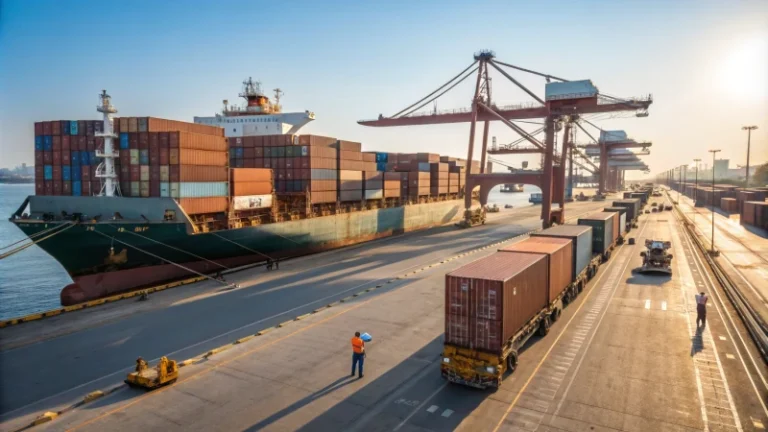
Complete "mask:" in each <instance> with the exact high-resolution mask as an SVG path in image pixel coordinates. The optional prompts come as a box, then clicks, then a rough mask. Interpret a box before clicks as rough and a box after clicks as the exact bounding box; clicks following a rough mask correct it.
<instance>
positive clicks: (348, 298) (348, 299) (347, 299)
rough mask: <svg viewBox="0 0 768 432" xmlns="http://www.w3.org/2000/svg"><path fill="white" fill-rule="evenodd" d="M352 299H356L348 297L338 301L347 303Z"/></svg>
mask: <svg viewBox="0 0 768 432" xmlns="http://www.w3.org/2000/svg"><path fill="white" fill-rule="evenodd" d="M354 297H356V296H354V295H351V296H349V297H344V298H343V299H341V300H339V301H340V302H342V303H345V302H348V301H350V300H352V298H354Z"/></svg>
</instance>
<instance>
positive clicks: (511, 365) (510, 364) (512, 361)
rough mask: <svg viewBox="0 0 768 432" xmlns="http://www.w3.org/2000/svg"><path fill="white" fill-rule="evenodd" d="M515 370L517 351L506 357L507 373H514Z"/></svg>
mask: <svg viewBox="0 0 768 432" xmlns="http://www.w3.org/2000/svg"><path fill="white" fill-rule="evenodd" d="M515 369H517V351H512V352H511V353H509V355H508V356H507V371H509V373H510V374H511V373H514V372H515Z"/></svg>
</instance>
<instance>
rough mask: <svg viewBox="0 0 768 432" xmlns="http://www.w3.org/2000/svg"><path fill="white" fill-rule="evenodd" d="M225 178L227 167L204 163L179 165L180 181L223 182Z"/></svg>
mask: <svg viewBox="0 0 768 432" xmlns="http://www.w3.org/2000/svg"><path fill="white" fill-rule="evenodd" d="M171 151H173V150H171ZM227 180H228V178H227V167H222V166H204V165H181V166H179V180H178V181H180V182H223V181H227Z"/></svg>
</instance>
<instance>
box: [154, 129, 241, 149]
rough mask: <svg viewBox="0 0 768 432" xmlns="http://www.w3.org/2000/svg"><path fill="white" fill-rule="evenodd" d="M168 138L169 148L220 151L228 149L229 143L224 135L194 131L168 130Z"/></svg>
mask: <svg viewBox="0 0 768 432" xmlns="http://www.w3.org/2000/svg"><path fill="white" fill-rule="evenodd" d="M168 139H169V143H170V147H171V148H183V149H194V150H207V151H220V152H225V151H228V150H229V143H227V139H226V138H224V137H220V136H216V135H206V134H201V133H194V132H170V133H169V134H168Z"/></svg>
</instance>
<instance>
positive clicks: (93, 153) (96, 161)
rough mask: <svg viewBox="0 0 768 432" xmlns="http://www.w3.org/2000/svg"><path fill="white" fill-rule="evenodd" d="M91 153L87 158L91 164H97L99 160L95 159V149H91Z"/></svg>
mask: <svg viewBox="0 0 768 432" xmlns="http://www.w3.org/2000/svg"><path fill="white" fill-rule="evenodd" d="M90 153H91V155H90V156H89V157H88V159H89V160H90V161H91V165H98V164H99V160H98V159H96V150H92V151H91V152H90Z"/></svg>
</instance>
